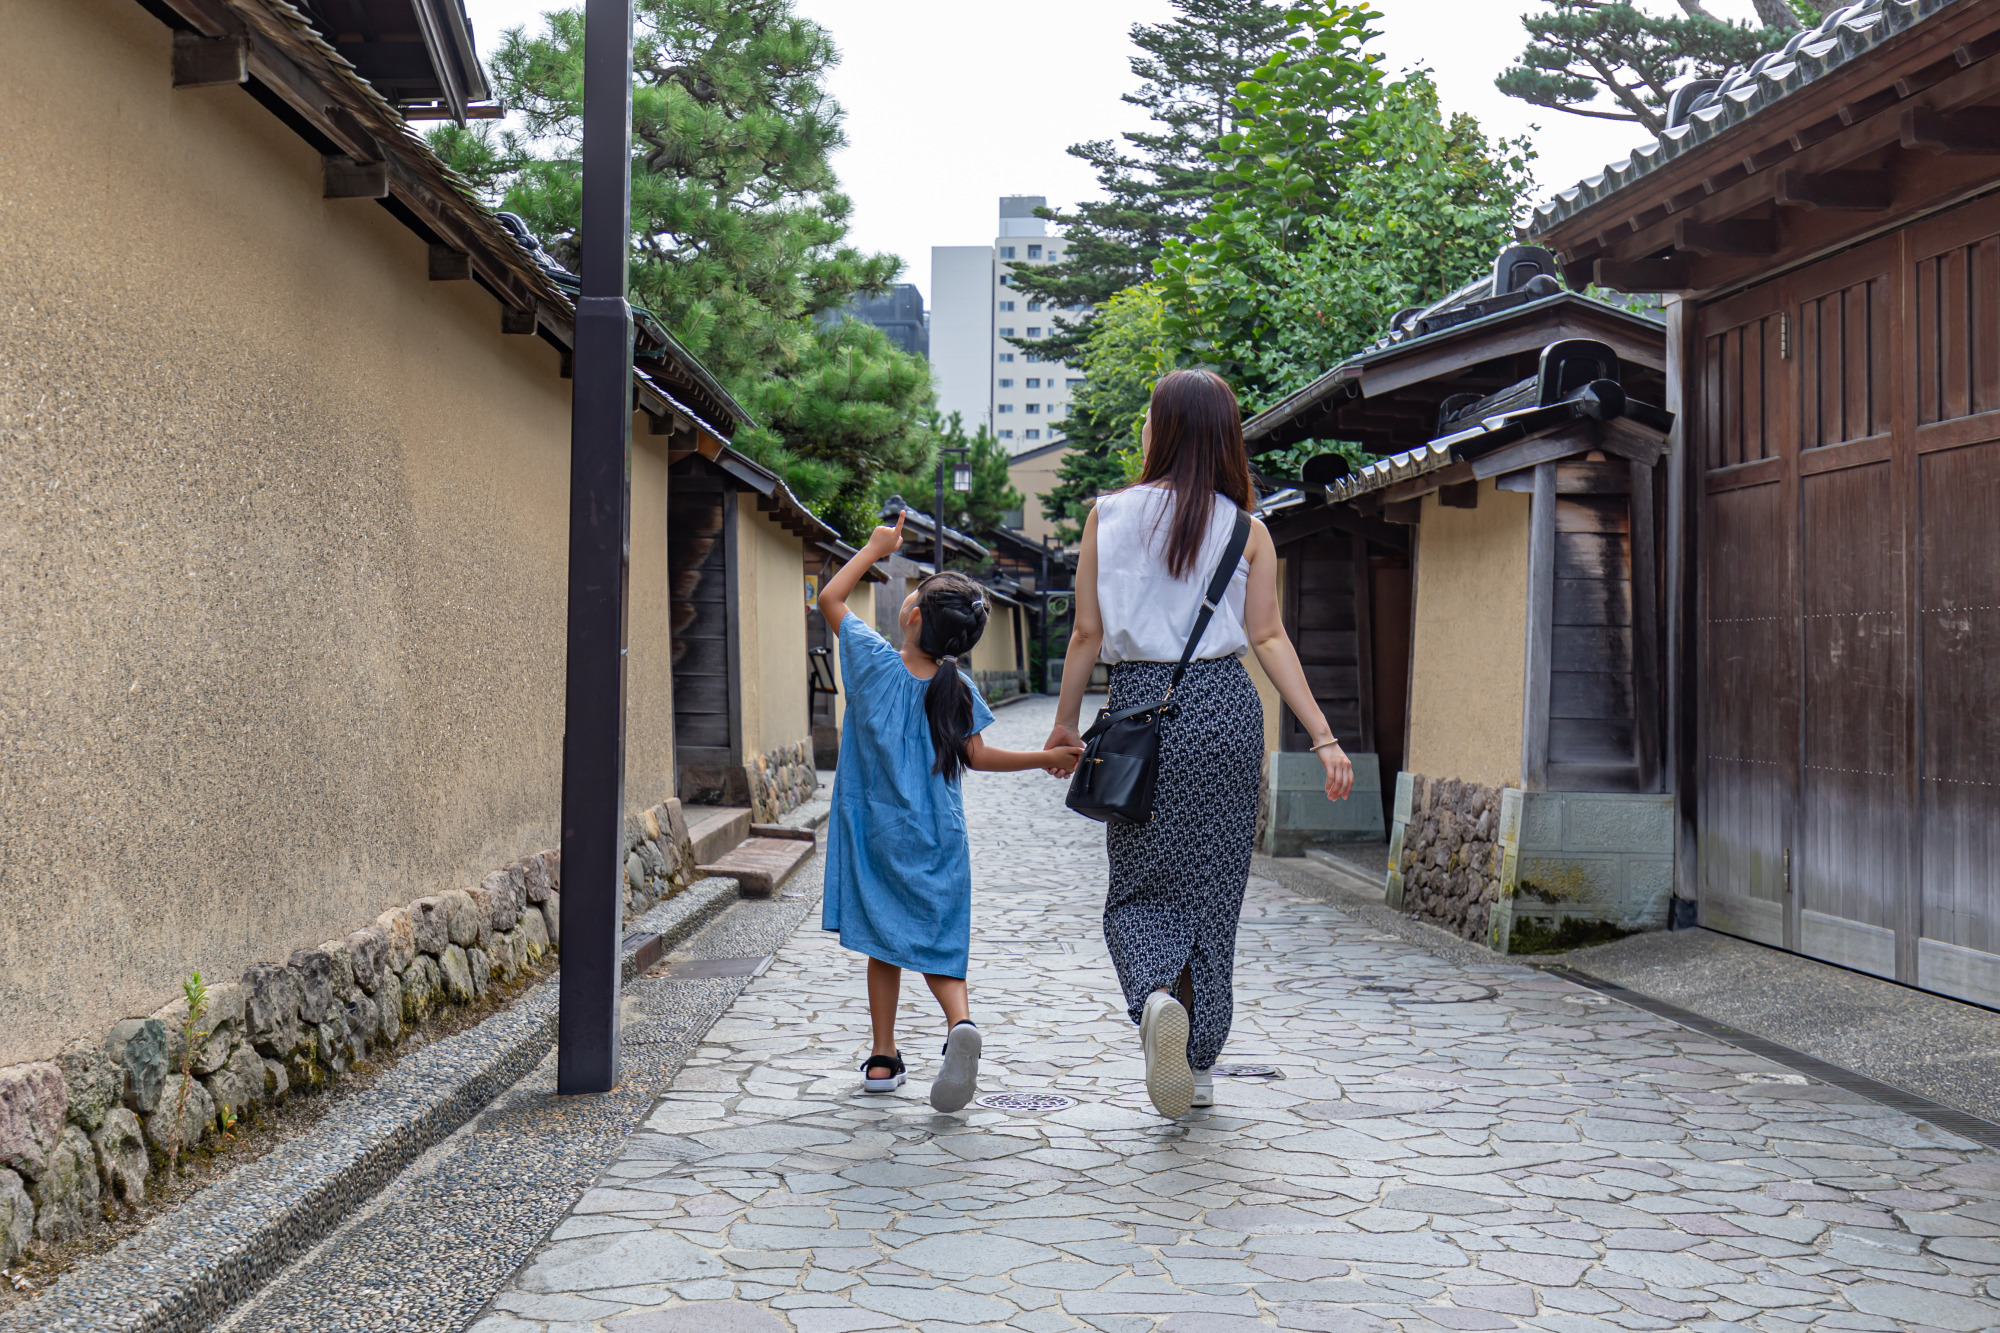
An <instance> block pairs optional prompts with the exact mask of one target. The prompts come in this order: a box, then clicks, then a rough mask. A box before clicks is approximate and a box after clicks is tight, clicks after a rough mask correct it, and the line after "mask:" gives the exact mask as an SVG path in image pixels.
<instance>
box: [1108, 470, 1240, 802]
mask: <svg viewBox="0 0 2000 1333" xmlns="http://www.w3.org/2000/svg"><path fill="white" fill-rule="evenodd" d="M1249 542H1250V516H1249V515H1248V514H1246V513H1244V512H1243V511H1242V510H1240V509H1239V510H1237V511H1236V527H1235V530H1234V531H1232V532H1231V533H1230V534H1229V545H1228V547H1227V548H1226V549H1225V550H1224V551H1223V552H1222V563H1221V564H1220V565H1218V566H1217V567H1216V570H1215V576H1214V577H1213V578H1211V579H1209V581H1208V593H1207V595H1206V596H1204V597H1203V598H1202V599H1201V612H1200V614H1198V615H1196V616H1195V618H1194V629H1193V631H1192V632H1190V633H1189V634H1188V640H1187V646H1186V647H1185V648H1182V649H1181V660H1180V661H1179V662H1177V663H1175V664H1174V678H1173V680H1172V681H1171V682H1169V683H1168V685H1167V692H1166V695H1165V696H1164V697H1162V698H1159V699H1155V700H1154V701H1153V702H1152V703H1146V704H1135V705H1134V706H1132V707H1130V708H1121V709H1119V710H1118V711H1117V712H1115V713H1114V712H1112V711H1111V710H1110V709H1109V708H1106V709H1105V710H1103V711H1102V712H1100V713H1099V714H1098V715H1097V721H1096V722H1094V723H1092V724H1091V727H1090V730H1089V731H1086V732H1085V733H1083V758H1082V759H1080V760H1079V761H1077V765H1076V773H1075V774H1074V775H1073V776H1072V777H1071V778H1070V780H1069V797H1068V804H1069V808H1070V809H1072V810H1074V811H1076V812H1077V813H1078V814H1080V815H1082V816H1083V817H1084V818H1086V819H1096V820H1101V821H1103V822H1106V823H1112V824H1143V823H1145V822H1146V821H1147V820H1149V819H1151V818H1152V817H1153V792H1154V789H1155V788H1156V787H1157V786H1158V785H1159V780H1160V727H1161V725H1162V724H1163V723H1165V722H1166V721H1167V719H1169V718H1171V717H1173V716H1175V715H1176V713H1177V712H1178V711H1179V710H1178V708H1177V706H1176V705H1175V704H1174V702H1173V699H1174V691H1175V690H1177V689H1179V688H1180V684H1181V676H1182V674H1183V673H1185V672H1186V671H1187V664H1188V659H1189V658H1191V657H1193V656H1194V650H1195V648H1196V647H1197V646H1199V645H1200V643H1201V636H1202V635H1203V634H1205V633H1206V632H1207V631H1208V622H1209V621H1210V620H1211V619H1213V618H1214V616H1215V608H1216V607H1217V606H1218V605H1220V604H1221V602H1222V595H1223V594H1224V593H1225V592H1227V591H1228V590H1229V580H1230V579H1231V578H1232V577H1233V576H1234V575H1235V573H1236V562H1237V561H1239V560H1241V559H1242V558H1243V548H1244V547H1245V546H1247V545H1248V544H1249Z"/></svg>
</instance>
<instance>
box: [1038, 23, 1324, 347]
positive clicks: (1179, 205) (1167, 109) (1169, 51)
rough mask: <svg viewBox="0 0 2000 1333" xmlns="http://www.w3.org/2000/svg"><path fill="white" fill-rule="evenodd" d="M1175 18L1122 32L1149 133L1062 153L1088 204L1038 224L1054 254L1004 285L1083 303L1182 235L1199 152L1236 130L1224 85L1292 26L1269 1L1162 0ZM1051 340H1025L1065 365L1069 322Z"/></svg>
mask: <svg viewBox="0 0 2000 1333" xmlns="http://www.w3.org/2000/svg"><path fill="white" fill-rule="evenodd" d="M1173 6H1174V9H1175V11H1176V13H1175V16H1174V17H1173V18H1172V19H1170V20H1169V21H1168V22H1166V23H1161V24H1144V23H1140V24H1134V25H1133V27H1132V43H1133V45H1134V46H1136V47H1138V48H1139V52H1140V54H1138V55H1135V56H1133V57H1132V59H1131V66H1132V73H1133V74H1134V75H1135V76H1137V77H1138V78H1139V79H1140V81H1141V82H1140V86H1139V88H1138V90H1137V91H1136V92H1130V93H1126V94H1125V95H1124V100H1125V101H1126V102H1127V103H1128V104H1130V105H1132V106H1136V107H1139V108H1141V109H1143V110H1144V111H1145V112H1146V113H1147V114H1148V115H1149V116H1150V117H1151V119H1152V122H1153V124H1154V125H1155V126H1157V127H1158V128H1157V129H1154V130H1149V131H1146V132H1144V133H1132V134H1127V135H1125V136H1124V140H1125V143H1124V144H1123V145H1120V144H1119V143H1117V142H1116V141H1114V140H1110V139H1098V140H1093V141H1091V142H1089V143H1080V144H1075V145H1072V146H1071V148H1070V149H1069V153H1070V156H1072V157H1076V158H1079V159H1081V160H1083V161H1085V162H1088V163H1089V164H1090V166H1091V168H1092V169H1093V170H1094V171H1095V172H1096V173H1097V186H1098V189H1099V191H1100V192H1101V193H1102V194H1103V196H1104V197H1103V198H1102V199H1099V200H1091V201H1088V202H1086V203H1082V204H1079V205H1077V207H1076V208H1075V210H1074V211H1072V212H1068V213H1064V212H1060V211H1057V210H1054V209H1047V210H1044V211H1043V216H1045V217H1047V218H1049V219H1050V220H1051V221H1054V222H1056V223H1058V224H1059V225H1061V226H1062V227H1063V229H1064V231H1063V236H1064V249H1065V253H1064V255H1063V258H1062V259H1061V260H1060V261H1058V262H1057V263H1054V264H1049V265H1045V266H1037V267H1034V268H1029V267H1027V266H1026V265H1020V266H1017V267H1016V269H1015V273H1014V282H1015V285H1016V286H1017V287H1019V288H1020V289H1021V290H1022V291H1024V292H1026V293H1027V294H1028V295H1029V296H1030V297H1034V298H1039V299H1041V300H1044V301H1047V302H1049V303H1050V305H1051V306H1053V307H1054V308H1057V309H1067V308H1072V307H1079V306H1094V305H1097V304H1099V303H1101V302H1103V301H1105V300H1107V299H1108V298H1109V297H1110V296H1111V294H1112V293H1113V292H1116V291H1120V290H1122V289H1124V288H1126V287H1130V286H1133V285H1134V284H1137V283H1141V282H1144V281H1146V280H1147V279H1148V278H1149V277H1151V276H1152V266H1153V260H1154V259H1155V258H1157V257H1158V256H1159V253H1160V249H1161V247H1162V246H1163V245H1164V244H1165V243H1166V242H1167V241H1168V240H1171V239H1173V238H1175V237H1180V236H1185V235H1187V229H1188V227H1189V226H1190V225H1191V224H1192V223H1193V222H1194V221H1195V220H1196V219H1197V218H1199V217H1200V216H1201V214H1202V211H1203V209H1204V208H1205V207H1206V206H1207V203H1208V199H1209V196H1210V194H1212V193H1213V190H1214V177H1215V164H1214V163H1213V162H1212V161H1210V159H1209V154H1210V153H1211V151H1212V150H1213V149H1214V147H1215V145H1216V144H1217V143H1218V142H1219V141H1220V140H1221V139H1222V137H1223V136H1224V135H1226V134H1228V133H1230V132H1231V131H1232V130H1233V129H1234V128H1235V125H1236V112H1235V109H1234V106H1233V104H1232V99H1233V98H1234V96H1235V94H1236V85H1237V84H1238V83H1240V82H1241V81H1242V80H1244V79H1246V78H1248V77H1250V75H1251V74H1252V73H1253V72H1255V71H1256V69H1257V68H1258V67H1259V66H1260V65H1262V64H1263V62H1264V60H1265V58H1266V57H1267V56H1269V55H1270V54H1271V53H1272V52H1273V51H1275V50H1277V49H1278V47H1279V46H1280V45H1282V44H1283V42H1284V40H1285V38H1286V37H1287V36H1288V35H1289V34H1290V33H1291V32H1293V31H1294V30H1295V28H1296V26H1297V25H1296V23H1295V22H1294V21H1293V20H1292V19H1290V18H1289V17H1287V5H1286V4H1285V3H1280V2H1278V0H1173ZM1055 324H1056V327H1057V329H1058V332H1057V333H1056V334H1055V336H1053V337H1050V338H1046V339H1043V340H1042V341H1040V342H1038V343H1035V344H1033V346H1034V347H1035V350H1037V351H1038V352H1040V353H1041V354H1042V355H1043V356H1045V357H1047V358H1049V359H1050V360H1055V361H1062V362H1066V363H1068V364H1072V365H1074V364H1076V362H1077V358H1078V354H1079V353H1080V351H1081V349H1082V344H1083V338H1084V332H1083V328H1082V326H1081V324H1080V322H1077V321H1065V320H1060V319H1059V320H1057V321H1055Z"/></svg>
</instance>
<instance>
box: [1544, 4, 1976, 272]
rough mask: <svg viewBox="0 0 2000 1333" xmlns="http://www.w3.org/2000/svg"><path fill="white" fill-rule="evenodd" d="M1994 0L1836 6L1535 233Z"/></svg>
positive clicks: (1729, 79)
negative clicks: (1926, 28) (1942, 19)
mask: <svg viewBox="0 0 2000 1333" xmlns="http://www.w3.org/2000/svg"><path fill="white" fill-rule="evenodd" d="M1987 2H1988V0H1861V3H1859V4H1851V5H1844V6H1842V7H1840V8H1838V9H1835V10H1833V11H1832V12H1831V13H1829V14H1828V15H1827V16H1826V17H1825V18H1824V19H1822V20H1821V21H1820V23H1819V25H1818V26H1817V27H1814V28H1810V29H1808V30H1806V31H1804V32H1799V33H1795V34H1793V36H1792V39H1791V40H1790V41H1788V42H1786V43H1785V45H1784V46H1783V48H1781V49H1780V50H1777V51H1771V52H1767V53H1766V54H1764V55H1761V56H1759V57H1758V58H1757V59H1756V60H1755V61H1753V62H1752V63H1750V64H1749V65H1739V66H1737V67H1736V68H1734V69H1732V70H1730V71H1729V72H1728V73H1727V74H1725V75H1724V76H1723V78H1722V81H1721V85H1720V86H1719V87H1716V88H1713V89H1710V90H1709V91H1707V92H1705V93H1703V94H1702V95H1700V96H1699V97H1697V98H1695V99H1694V100H1693V102H1692V103H1691V105H1690V106H1689V108H1688V110H1687V114H1686V118H1685V119H1684V121H1683V122H1682V123H1681V124H1678V125H1674V126H1672V127H1670V128H1669V129H1668V130H1667V132H1666V133H1665V134H1663V135H1661V136H1660V137H1659V138H1658V139H1656V140H1653V141H1651V142H1648V143H1645V144H1642V145H1641V146H1640V147H1638V148H1636V149H1634V150H1633V152H1632V156H1630V157H1629V158H1627V159H1625V160H1624V161H1622V162H1614V163H1612V164H1611V165H1610V166H1607V167H1606V168H1605V169H1604V170H1603V171H1602V172H1601V173H1600V174H1598V175H1595V176H1592V177H1590V178H1589V179H1588V180H1585V181H1581V182H1579V183H1578V184H1576V185H1574V186H1572V187H1570V188H1569V189H1567V190H1564V191H1562V192H1561V193H1559V194H1557V195H1556V197H1555V198H1553V199H1551V200H1549V201H1548V202H1547V203H1545V204H1543V205H1541V206H1540V207H1539V208H1537V209H1536V210H1535V216H1534V219H1533V220H1532V221H1531V222H1530V223H1529V225H1528V231H1529V233H1530V234H1531V235H1538V234H1541V233H1544V232H1547V231H1548V230H1549V229H1550V228H1551V227H1554V226H1556V225H1557V224H1559V223H1561V222H1563V221H1565V220H1567V219H1569V218H1571V217H1574V216H1575V215H1577V214H1578V213H1581V212H1583V211H1584V210H1585V209H1587V208H1590V207H1592V206H1593V205H1595V204H1598V203H1601V202H1603V201H1604V200H1605V199H1607V198H1609V197H1610V196H1611V195H1613V194H1616V193H1617V192H1618V191H1619V190H1622V189H1624V188H1625V187H1626V186H1628V185H1630V184H1632V183H1633V182H1635V181H1637V180H1639V179H1640V178H1641V177H1643V176H1646V175H1649V174H1650V173H1652V172H1654V171H1657V170H1659V169H1660V168H1661V167H1663V166H1665V165H1666V164H1667V163H1669V162H1672V161H1673V160H1674V159H1675V158H1678V157H1680V156H1681V155H1682V154H1684V153H1687V152H1690V151H1692V150H1693V149H1695V148H1697V147H1700V146H1701V145H1703V144H1705V143H1707V142H1708V141H1709V140H1711V139H1713V138H1715V137H1716V136H1717V135H1719V134H1724V133H1727V132H1728V131H1730V130H1732V129H1734V128H1735V127H1737V126H1738V125H1741V124H1742V123H1743V122H1744V121H1746V120H1748V119H1750V118H1751V117H1752V116H1755V115H1756V114H1757V113H1759V112H1760V111H1763V110H1764V109H1766V108H1767V107H1770V106H1772V105H1773V104H1775V103H1777V102H1781V101H1783V100H1784V99H1785V98H1787V97H1789V96H1791V95H1792V94H1793V93H1796V92H1798V91H1799V90H1800V89H1802V88H1804V87H1805V86H1806V85H1807V84H1809V83H1812V82H1813V81H1815V80H1817V79H1821V78H1824V77H1825V76H1826V75H1828V74H1831V73H1832V72H1833V71H1835V70H1837V69H1840V68H1841V67H1843V66H1845V65H1848V64H1851V63H1853V62H1854V61H1856V60H1860V59H1862V58H1863V57H1865V56H1867V55H1868V53H1869V52H1871V51H1873V50H1875V49H1876V48H1877V47H1879V46H1880V45H1882V43H1884V42H1886V41H1888V40H1889V39H1890V38H1892V37H1895V36H1897V35H1899V34H1901V33H1904V32H1907V31H1909V30H1910V29H1911V28H1912V27H1914V26H1916V25H1917V24H1918V23H1921V22H1923V21H1924V20H1925V19H1927V18H1930V17H1931V16H1932V15H1934V14H1938V13H1941V12H1942V11H1944V10H1946V9H1949V8H1952V7H1953V6H1955V5H1963V4H1977V3H1987Z"/></svg>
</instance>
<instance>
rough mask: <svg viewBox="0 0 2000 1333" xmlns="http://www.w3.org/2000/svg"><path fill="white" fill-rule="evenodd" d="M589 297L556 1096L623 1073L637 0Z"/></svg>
mask: <svg viewBox="0 0 2000 1333" xmlns="http://www.w3.org/2000/svg"><path fill="white" fill-rule="evenodd" d="M583 24H584V27H583V37H584V46H583V235H582V245H581V248H582V251H583V294H582V295H581V296H580V297H579V298H578V300H577V303H576V354H575V358H574V370H573V372H572V373H573V375H574V377H575V378H574V379H573V380H572V381H571V392H570V436H569V658H568V670H569V676H568V680H567V684H566V694H565V699H564V712H563V728H564V729H563V777H562V890H563V938H562V945H563V949H562V973H561V975H562V982H561V996H560V998H561V1013H560V1016H559V1019H558V1048H557V1055H556V1091H557V1092H608V1091H610V1090H611V1088H612V1087H613V1086H614V1085H615V1084H616V1083H617V1082H618V981H619V977H618V950H619V943H620V940H619V928H620V917H621V915H622V913H623V907H624V903H623V901H622V900H623V897H624V894H623V892H622V889H621V880H622V879H623V877H624V856H623V852H624V841H625V836H624V834H625V586H626V567H627V560H628V557H629V554H630V545H631V525H632V523H631V499H632V494H631V492H632V487H631V465H630V449H631V442H632V307H631V306H630V305H629V304H628V303H627V302H626V299H625V296H626V290H627V288H626V273H625V261H626V248H627V244H628V233H629V232H630V231H631V217H632V182H631V176H630V174H629V173H630V169H631V162H632V0H586V3H585V5H584V19H583Z"/></svg>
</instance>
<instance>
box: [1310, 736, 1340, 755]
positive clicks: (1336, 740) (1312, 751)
mask: <svg viewBox="0 0 2000 1333" xmlns="http://www.w3.org/2000/svg"><path fill="white" fill-rule="evenodd" d="M1338 744H1340V737H1338V736H1335V737H1334V738H1333V739H1332V740H1326V741H1321V742H1320V743H1319V744H1318V745H1314V746H1311V747H1310V748H1309V749H1308V750H1307V751H1306V753H1308V754H1318V753H1319V752H1320V751H1321V750H1324V749H1325V748H1326V747H1327V746H1329V745H1338Z"/></svg>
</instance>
